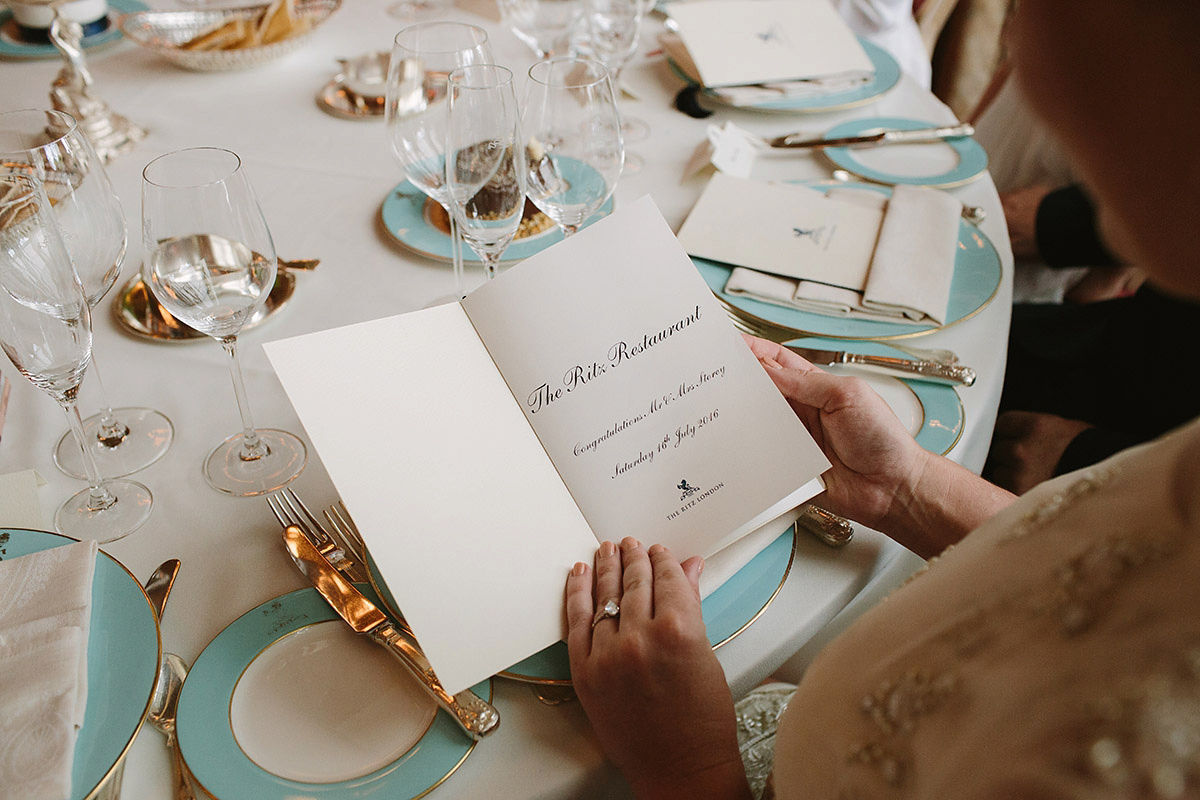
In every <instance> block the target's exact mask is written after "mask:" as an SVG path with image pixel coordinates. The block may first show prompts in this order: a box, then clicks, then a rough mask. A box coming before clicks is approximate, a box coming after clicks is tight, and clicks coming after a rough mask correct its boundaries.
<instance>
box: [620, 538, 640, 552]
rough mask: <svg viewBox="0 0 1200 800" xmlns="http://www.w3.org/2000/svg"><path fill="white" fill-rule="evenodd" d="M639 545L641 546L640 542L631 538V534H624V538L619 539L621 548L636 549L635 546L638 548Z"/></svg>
mask: <svg viewBox="0 0 1200 800" xmlns="http://www.w3.org/2000/svg"><path fill="white" fill-rule="evenodd" d="M641 546H642V543H641V542H639V541H638V540H637V539H635V538H633V537H632V536H626V537H625V538H624V539H622V540H621V549H622V550H636V549H637V548H639V547H641Z"/></svg>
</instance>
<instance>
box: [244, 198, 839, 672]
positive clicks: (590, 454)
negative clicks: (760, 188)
mask: <svg viewBox="0 0 1200 800" xmlns="http://www.w3.org/2000/svg"><path fill="white" fill-rule="evenodd" d="M266 349H267V354H268V356H269V357H270V359H271V362H272V365H273V366H274V368H275V370H276V372H277V373H278V375H279V377H280V379H281V380H282V382H283V385H284V388H285V389H286V390H287V393H288V396H289V397H290V399H291V401H292V403H293V405H294V406H295V408H296V410H297V412H298V413H299V415H300V418H301V420H302V422H303V423H304V426H305V429H306V430H307V432H308V434H309V436H310V437H311V440H312V443H313V445H314V447H315V449H316V451H317V453H318V454H319V455H320V458H321V460H322V462H323V463H324V466H325V467H326V469H327V470H328V472H329V475H330V477H331V478H332V480H333V482H334V484H335V486H336V487H337V490H338V492H339V494H340V495H341V497H342V499H343V500H344V501H345V503H346V505H347V506H348V507H349V509H350V512H351V514H352V515H353V516H354V518H355V521H356V522H357V523H358V526H359V528H360V530H361V531H362V534H363V537H364V539H365V540H366V542H367V545H368V547H369V548H370V550H371V553H372V555H373V557H374V559H375V561H376V563H377V565H378V567H379V570H380V572H381V573H382V575H383V577H384V578H385V580H386V581H387V584H388V587H389V589H390V590H391V592H392V594H393V595H394V596H395V597H396V600H397V602H398V603H399V605H400V607H401V609H402V610H403V611H404V614H405V617H406V618H407V620H408V622H409V623H410V624H411V625H412V628H413V631H414V632H415V633H416V635H417V638H418V640H419V641H420V642H421V645H422V647H423V648H424V650H425V652H426V654H427V655H428V656H429V660H430V663H431V664H432V665H433V668H434V670H435V671H436V672H437V673H438V676H439V677H440V678H441V680H442V682H443V684H444V685H445V686H446V688H447V689H448V690H450V691H451V692H457V691H459V690H461V689H463V688H466V687H467V686H470V685H473V684H474V683H475V682H477V681H479V680H482V679H485V678H487V677H489V676H490V675H493V674H495V673H496V672H498V671H501V670H504V669H506V668H507V667H509V666H511V665H512V664H514V663H515V662H517V661H519V660H521V659H523V658H525V657H527V656H529V655H531V654H533V653H535V652H537V651H538V650H541V649H542V648H544V647H546V646H548V645H550V644H553V643H554V642H556V641H558V640H559V639H561V638H562V637H563V636H564V634H565V627H564V626H565V620H564V616H563V587H564V583H565V579H566V575H567V572H568V570H569V569H570V568H571V566H572V564H574V563H575V562H576V561H587V562H590V561H591V559H592V556H593V553H594V551H595V549H596V547H597V544H598V543H599V542H600V541H603V540H614V541H619V540H620V539H621V538H622V537H624V536H627V535H632V536H637V537H638V538H640V539H641V540H642V541H644V542H645V543H647V544H650V543H653V542H662V543H664V544H666V545H668V546H669V547H670V548H671V549H672V550H673V551H674V552H675V554H676V555H678V556H679V557H681V558H683V557H687V556H690V555H695V554H699V555H705V556H707V555H710V554H712V553H714V552H716V551H717V550H719V549H721V548H722V547H724V546H725V545H727V544H728V543H730V542H732V541H734V540H736V539H737V538H738V537H740V536H743V535H744V534H746V533H748V532H750V531H752V530H753V529H755V528H757V527H758V526H760V525H762V524H764V523H765V522H767V521H769V520H771V519H772V518H774V517H777V516H779V515H780V514H783V513H784V512H786V511H787V510H789V509H791V508H793V507H795V506H796V505H798V504H800V503H802V502H803V501H805V500H806V499H808V498H809V497H811V496H812V495H814V494H816V493H817V491H819V489H820V483H819V478H818V476H819V475H820V473H821V472H823V471H824V470H825V469H826V468H827V467H828V463H827V462H826V461H825V458H824V456H823V455H822V454H821V452H820V450H819V449H818V448H817V446H816V445H815V443H814V442H813V440H812V439H811V437H810V436H809V435H808V433H807V431H805V429H804V428H803V426H802V425H801V424H800V423H799V421H798V420H797V418H796V416H795V414H794V413H793V412H792V410H791V409H790V408H789V407H788V405H787V403H786V402H785V401H784V400H783V398H782V397H781V396H780V394H779V392H778V391H777V390H776V388H775V386H774V384H773V383H772V382H771V381H770V378H769V377H768V376H767V375H766V374H765V372H764V371H763V368H762V366H761V365H760V364H759V363H758V362H757V361H756V360H755V358H754V356H753V355H752V354H751V353H750V351H749V349H748V348H747V347H746V345H745V343H744V342H743V341H742V340H741V338H740V336H739V335H738V334H737V333H736V332H735V331H734V330H733V328H732V327H731V326H730V324H729V322H728V319H727V318H726V317H725V316H724V314H723V313H722V311H721V309H720V307H719V306H718V305H717V304H716V302H715V300H714V298H713V295H712V293H711V292H710V291H709V290H708V287H707V286H706V285H705V284H704V282H703V280H702V279H701V278H700V276H699V275H698V274H697V272H696V270H695V268H694V267H693V266H692V264H691V261H690V260H689V259H688V257H687V254H686V253H684V251H683V249H682V248H681V247H680V245H679V243H678V242H677V241H676V239H675V237H674V235H673V234H672V233H671V230H670V228H669V226H668V225H667V224H666V222H665V221H664V220H663V218H662V216H661V215H660V214H659V212H658V210H657V208H656V207H655V206H654V204H653V203H652V202H651V200H650V199H649V198H643V199H642V200H640V201H638V202H636V203H633V204H631V205H629V206H627V207H626V208H624V209H622V210H620V211H618V212H617V213H616V214H614V215H612V216H611V217H609V218H607V219H605V220H602V221H601V222H599V223H596V224H594V225H593V226H591V227H589V228H587V229H586V230H584V231H581V232H580V233H578V234H576V235H575V236H573V237H571V238H570V239H567V240H565V241H563V242H561V243H560V244H557V245H555V246H553V247H551V248H549V249H547V250H545V251H543V252H542V253H539V254H537V255H535V256H533V257H531V258H529V259H527V260H526V261H524V262H522V263H521V264H519V265H517V266H515V267H513V268H511V269H509V270H508V271H506V272H504V273H502V274H501V275H500V276H499V277H498V278H496V279H495V280H493V281H491V282H489V283H487V284H485V285H484V286H482V287H480V288H479V289H478V290H476V291H475V292H474V293H473V294H471V295H470V296H469V297H467V298H466V299H465V300H464V301H462V303H455V304H449V305H444V306H438V307H435V308H431V309H426V310H423V311H417V312H412V313H409V314H403V315H400V316H395V317H390V318H386V319H380V320H375V321H372V322H364V323H361V324H357V325H351V326H348V327H345V328H339V329H335V330H330V331H324V332H321V333H314V334H309V335H306V336H300V337H296V338H294V339H289V340H284V341H279V342H272V343H270V344H268V345H266Z"/></svg>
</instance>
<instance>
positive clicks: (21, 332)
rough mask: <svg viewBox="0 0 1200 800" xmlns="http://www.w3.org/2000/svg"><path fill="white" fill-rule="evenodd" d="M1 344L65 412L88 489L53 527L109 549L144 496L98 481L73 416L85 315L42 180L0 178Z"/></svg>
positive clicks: (138, 519)
mask: <svg viewBox="0 0 1200 800" xmlns="http://www.w3.org/2000/svg"><path fill="white" fill-rule="evenodd" d="M0 345H2V346H3V349H4V352H5V353H6V354H7V355H8V357H9V359H10V360H11V361H12V363H13V366H15V367H16V368H17V370H18V371H19V372H20V373H21V374H22V375H24V376H25V377H26V378H27V379H28V380H29V382H30V383H32V384H33V385H34V386H36V387H37V388H39V389H41V390H42V391H43V392H45V393H46V394H48V395H50V396H51V397H52V398H54V400H55V401H57V402H58V404H59V405H60V406H61V407H62V409H63V411H64V412H65V413H66V416H67V422H68V424H69V425H70V427H71V430H72V432H73V434H74V435H75V437H76V442H77V446H79V447H80V453H81V458H82V461H83V464H84V466H85V469H86V471H87V481H88V488H87V489H84V490H83V491H80V492H78V493H76V494H74V495H72V496H71V497H70V498H68V499H67V500H66V502H64V503H63V504H62V505H61V506H59V508H58V509H57V511H56V512H55V515H54V525H55V528H56V529H57V530H58V531H59V532H60V533H63V534H66V535H67V536H72V537H74V538H76V539H95V540H97V541H99V542H111V541H114V540H116V539H120V538H121V537H123V536H126V535H128V534H129V533H132V532H133V531H135V530H137V529H138V528H139V527H140V526H141V525H142V523H144V522H145V521H146V520H147V519H148V518H149V516H150V511H151V508H152V507H153V503H154V499H153V496H152V495H151V494H150V490H149V489H147V488H146V487H145V486H143V485H141V484H140V483H135V482H134V481H128V480H108V481H103V480H101V478H100V471H99V469H98V468H97V466H96V462H95V460H94V459H93V458H92V452H91V448H90V447H87V446H85V434H84V432H83V426H82V425H81V424H80V421H79V414H78V413H77V411H76V409H75V402H76V398H77V396H78V393H79V385H80V383H81V382H82V381H83V375H84V372H85V371H86V370H87V366H88V361H89V360H90V358H91V348H92V327H91V313H90V309H89V307H88V303H87V299H86V297H85V296H84V290H83V286H82V285H81V284H80V283H79V279H78V277H77V276H76V275H75V271H74V269H73V268H72V266H71V259H70V256H69V255H68V254H67V248H66V244H65V243H64V241H63V237H62V232H61V230H60V229H59V228H58V222H57V219H56V215H55V214H54V212H53V211H52V210H51V208H50V200H49V199H48V197H47V196H46V193H45V190H44V189H43V187H42V184H41V183H40V181H38V180H37V179H36V178H35V177H34V176H33V175H31V174H29V173H28V172H15V173H14V172H3V173H0Z"/></svg>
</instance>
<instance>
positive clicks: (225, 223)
mask: <svg viewBox="0 0 1200 800" xmlns="http://www.w3.org/2000/svg"><path fill="white" fill-rule="evenodd" d="M142 239H143V243H144V245H145V249H146V253H147V260H146V264H145V267H144V271H145V273H146V274H145V278H146V283H147V284H149V286H150V291H151V292H153V293H154V296H155V298H157V299H158V301H159V302H160V303H162V304H163V306H164V307H166V309H167V310H168V311H170V312H171V313H172V314H173V315H174V316H175V317H177V318H178V319H180V320H181V321H183V322H184V323H186V324H187V325H190V326H191V327H193V328H195V329H196V330H198V331H200V332H201V333H204V334H207V335H208V336H211V337H212V338H214V339H216V340H217V341H219V342H220V343H221V345H222V347H224V348H225V352H226V354H228V356H229V369H230V374H231V375H232V377H233V390H234V394H235V395H236V397H237V404H238V411H239V413H240V414H241V418H242V432H241V433H239V434H234V435H233V436H230V437H229V438H228V439H226V440H225V441H224V442H222V443H221V444H220V445H218V446H217V448H216V449H215V450H213V451H212V453H210V454H209V456H208V459H207V460H206V461H205V462H204V476H205V477H206V478H207V479H208V482H209V484H210V485H212V486H213V488H215V489H218V490H220V491H222V492H225V493H227V494H232V495H235V496H238V497H251V496H254V495H260V494H266V493H268V492H273V491H275V490H276V489H279V488H281V487H283V486H286V485H287V484H288V483H289V482H291V481H292V480H293V479H294V478H295V477H296V476H297V475H299V474H300V471H301V470H303V469H304V464H305V462H306V461H307V460H308V452H307V450H306V448H305V446H304V442H302V441H300V439H299V438H298V437H296V436H294V435H293V434H291V433H288V432H287V431H280V430H274V429H270V428H257V429H256V428H255V427H254V422H253V421H252V419H251V417H250V406H249V404H248V403H247V402H246V387H245V384H244V383H243V381H242V370H241V365H240V364H239V362H238V354H237V335H238V332H239V331H240V330H241V329H242V326H243V325H245V324H246V321H247V320H248V319H250V317H251V316H253V315H254V312H256V311H257V310H258V309H259V308H260V307H261V306H262V304H263V303H264V302H265V301H266V299H267V295H268V294H269V293H270V292H271V288H272V287H273V286H274V285H275V272H276V268H277V262H276V260H275V245H274V243H273V242H272V240H271V232H270V230H268V228H267V221H266V219H264V218H263V214H262V210H261V209H260V208H259V206H258V200H257V198H256V197H255V195H254V188H253V187H252V186H251V185H250V178H249V176H247V174H246V170H245V168H244V167H243V166H242V160H241V159H240V158H239V157H238V156H237V154H236V153H232V152H230V151H228V150H222V149H219V148H215V147H197V148H191V149H188V150H178V151H176V152H174V153H167V154H166V155H162V156H159V157H158V158H156V159H154V160H153V161H151V162H150V163H149V164H147V165H146V168H145V169H144V170H142Z"/></svg>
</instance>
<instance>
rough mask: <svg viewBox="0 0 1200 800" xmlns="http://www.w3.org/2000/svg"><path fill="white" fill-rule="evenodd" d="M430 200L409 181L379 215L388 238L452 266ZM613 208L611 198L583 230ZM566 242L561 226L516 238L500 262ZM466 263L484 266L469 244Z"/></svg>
mask: <svg viewBox="0 0 1200 800" xmlns="http://www.w3.org/2000/svg"><path fill="white" fill-rule="evenodd" d="M426 198H427V195H426V194H425V193H424V192H422V191H421V190H420V189H418V188H417V187H416V186H413V185H412V184H411V183H410V182H408V181H403V182H402V183H400V184H399V185H397V186H396V187H395V188H394V189H392V190H391V191H390V192H388V194H387V197H385V198H384V200H383V205H382V206H380V209H379V213H380V217H381V218H382V220H383V227H384V229H385V230H386V231H387V233H388V236H390V237H392V239H393V240H394V241H395V242H396V243H397V244H399V245H401V246H402V247H404V248H405V249H407V250H411V251H412V252H414V253H416V254H417V255H422V256H425V257H426V258H432V259H434V260H435V261H442V262H444V263H446V264H449V263H451V262H452V261H453V260H454V256H453V253H452V252H451V250H450V236H449V235H448V234H446V233H445V232H443V231H442V230H441V229H440V228H437V227H434V225H433V224H432V223H430V221H429V218H428V217H427V216H426V214H425V200H426ZM612 209H613V201H612V198H611V197H609V198H608V200H606V201H605V203H604V205H602V206H601V207H600V210H599V211H597V212H596V213H595V214H593V215H592V216H591V217H589V218H588V220H587V222H585V223H584V224H583V227H585V228H586V227H587V226H588V225H591V224H592V223H593V222H595V221H596V220H599V219H603V218H604V217H606V216H608V215H609V214H610V213H612ZM562 240H563V234H562V231H561V230H559V228H558V226H557V225H555V226H554V227H552V228H550V229H549V230H545V231H542V232H541V233H538V234H534V235H533V236H527V237H525V238H523V239H514V240H513V241H512V243H511V244H510V245H509V246H508V247H507V248H506V249H505V251H504V255H503V256H502V257H501V259H500V263H501V264H514V263H516V262H518V261H521V260H522V259H526V258H529V257H530V256H531V255H533V254H534V253H540V252H541V251H543V250H545V249H546V248H547V247H549V246H550V245H552V244H557V243H559V242H561V241H562ZM463 261H464V262H469V263H475V264H478V263H480V258H479V256H478V255H476V254H475V251H474V250H472V249H471V248H470V247H468V246H467V245H466V243H464V244H463Z"/></svg>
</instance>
